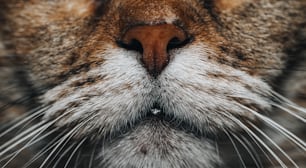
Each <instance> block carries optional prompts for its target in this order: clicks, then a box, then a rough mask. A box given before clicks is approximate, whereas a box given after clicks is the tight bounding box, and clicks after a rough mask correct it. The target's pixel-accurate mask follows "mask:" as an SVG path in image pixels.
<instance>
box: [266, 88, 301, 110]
mask: <svg viewBox="0 0 306 168" xmlns="http://www.w3.org/2000/svg"><path fill="white" fill-rule="evenodd" d="M271 93H272V95H273V96H274V98H276V99H278V100H279V101H282V102H284V103H286V105H288V106H289V107H292V108H293V109H296V110H298V111H300V112H303V113H306V109H305V108H303V107H300V106H298V105H296V104H295V103H294V102H292V101H291V100H289V99H287V98H286V97H284V96H282V95H281V94H279V93H277V92H275V91H273V90H271Z"/></svg>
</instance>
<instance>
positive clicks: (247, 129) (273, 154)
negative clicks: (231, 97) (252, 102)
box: [224, 114, 287, 168]
mask: <svg viewBox="0 0 306 168" xmlns="http://www.w3.org/2000/svg"><path fill="white" fill-rule="evenodd" d="M224 115H226V114H224ZM227 117H228V118H229V119H231V120H232V121H234V122H235V123H236V124H238V125H239V126H241V128H243V129H244V130H245V131H246V132H248V133H250V135H252V137H254V138H255V139H256V141H258V142H259V143H260V144H261V145H262V146H263V147H264V148H265V149H266V150H267V151H268V152H269V153H270V154H271V155H272V156H273V157H274V158H275V160H276V161H277V162H278V163H279V164H280V165H281V166H282V167H283V168H285V167H287V166H286V164H285V163H284V162H283V161H282V160H281V159H280V158H279V157H278V156H277V155H276V153H275V152H274V151H273V150H272V149H271V148H270V147H269V146H267V144H265V143H264V142H263V141H262V140H261V139H260V138H259V137H258V136H257V135H256V134H255V133H254V132H253V131H252V130H250V129H249V128H248V127H247V126H246V125H245V124H243V123H242V122H241V121H240V120H238V119H236V118H235V117H233V116H231V115H227Z"/></svg>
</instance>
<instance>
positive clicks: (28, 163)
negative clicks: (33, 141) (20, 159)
mask: <svg viewBox="0 0 306 168" xmlns="http://www.w3.org/2000/svg"><path fill="white" fill-rule="evenodd" d="M64 134H65V133H64V132H62V133H60V134H59V135H58V136H56V137H55V138H54V139H53V140H52V141H50V142H49V143H48V144H47V145H46V146H45V147H44V148H43V149H41V150H40V151H39V152H38V153H37V154H36V155H35V156H33V157H32V159H31V160H29V161H28V162H27V163H26V164H25V165H24V168H27V167H28V166H30V165H31V164H32V163H33V162H34V161H36V160H37V159H38V158H40V157H41V156H42V155H44V154H45V153H46V152H47V151H49V150H50V149H51V148H53V147H54V146H56V144H57V143H56V141H59V138H60V137H61V136H63V135H64Z"/></svg>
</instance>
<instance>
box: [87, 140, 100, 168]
mask: <svg viewBox="0 0 306 168" xmlns="http://www.w3.org/2000/svg"><path fill="white" fill-rule="evenodd" d="M97 145H98V142H96V143H95V145H94V148H93V150H92V152H91V156H90V160H89V164H88V168H92V166H93V162H94V156H95V153H96V148H97Z"/></svg>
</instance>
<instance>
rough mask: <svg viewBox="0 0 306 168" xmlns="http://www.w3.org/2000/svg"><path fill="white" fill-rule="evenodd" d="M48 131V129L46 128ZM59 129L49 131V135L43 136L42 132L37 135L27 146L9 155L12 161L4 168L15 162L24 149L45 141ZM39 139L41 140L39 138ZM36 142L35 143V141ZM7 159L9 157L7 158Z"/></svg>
mask: <svg viewBox="0 0 306 168" xmlns="http://www.w3.org/2000/svg"><path fill="white" fill-rule="evenodd" d="M46 129H47V128H46ZM57 130H58V129H53V130H51V131H49V132H48V133H47V134H45V135H43V136H41V133H42V132H43V131H44V130H42V131H41V132H40V133H37V135H36V136H34V137H33V138H32V139H31V140H30V141H29V142H28V143H27V144H25V145H24V146H23V147H22V148H20V149H19V150H18V151H16V152H14V153H12V154H10V155H9V157H10V159H9V160H8V161H7V162H6V163H5V164H4V165H3V166H2V168H4V167H6V166H7V165H8V164H9V163H10V162H11V161H12V160H14V158H15V157H16V156H17V155H18V154H20V153H21V152H22V151H23V150H24V149H26V148H28V147H30V146H32V145H34V144H36V143H37V142H39V141H41V140H43V139H45V138H46V137H48V136H49V135H51V134H52V133H54V132H55V131H57ZM37 137H39V138H37ZM33 140H34V141H33ZM6 158H7V157H6ZM0 162H1V161H0Z"/></svg>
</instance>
